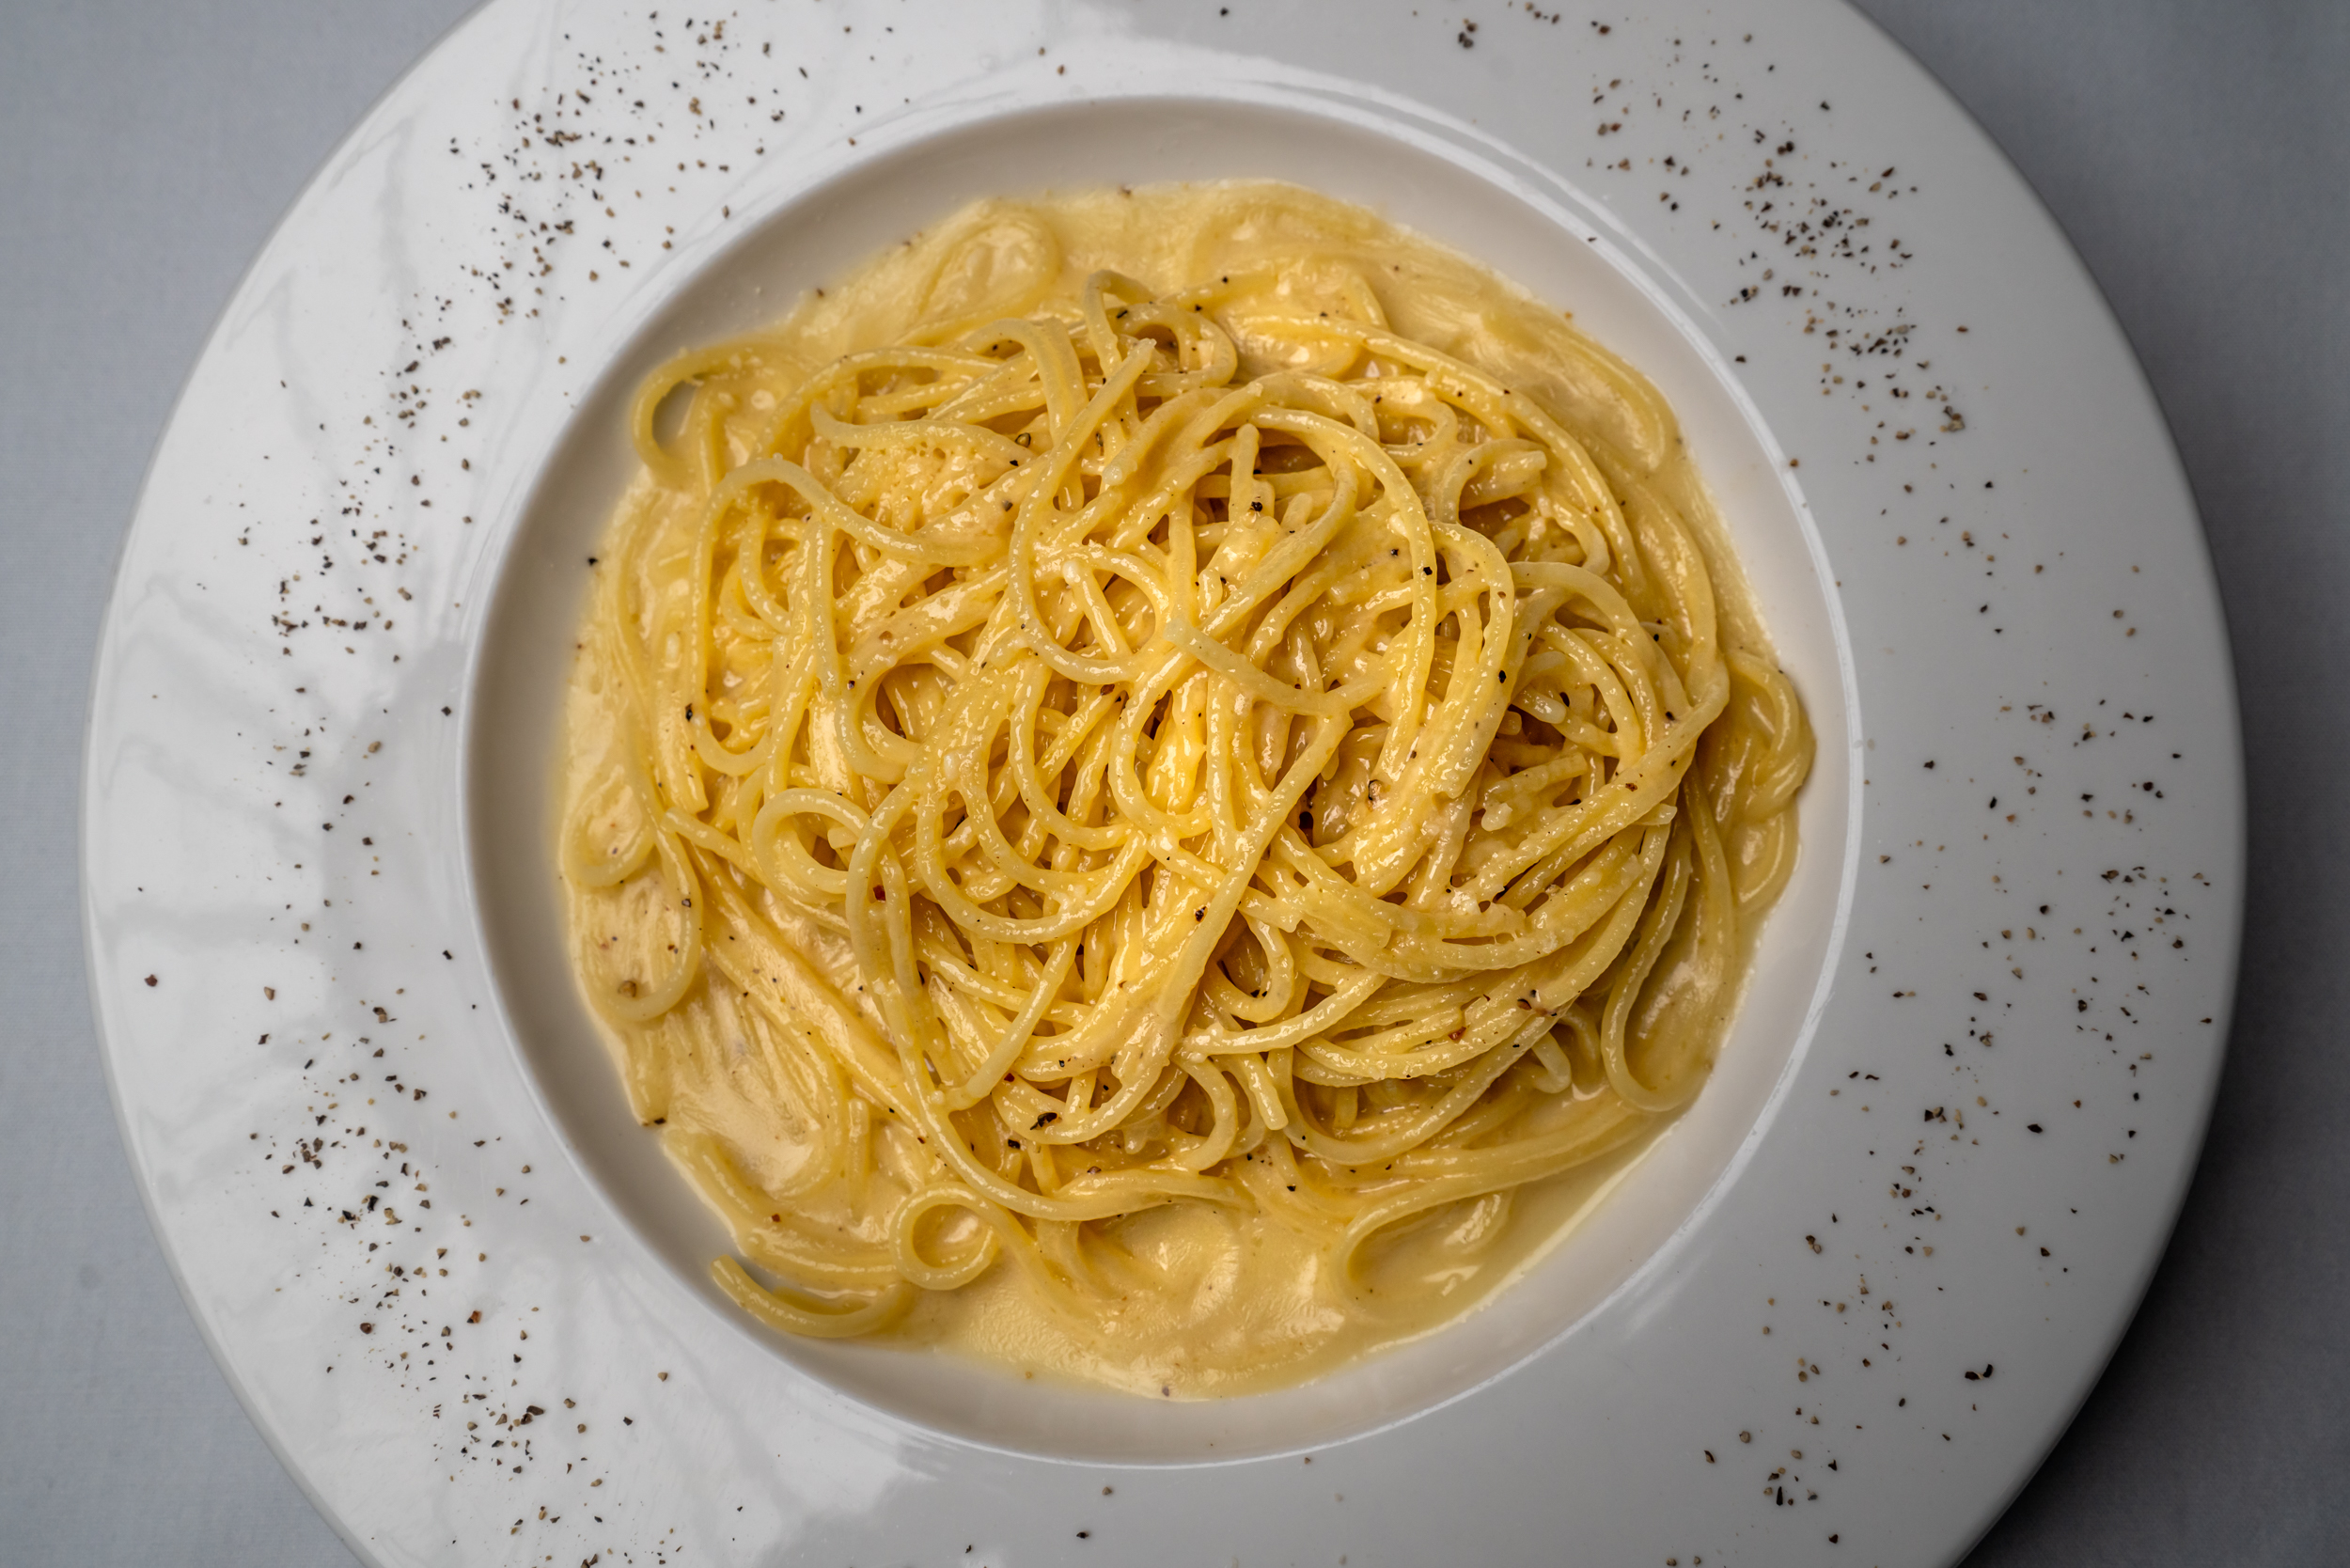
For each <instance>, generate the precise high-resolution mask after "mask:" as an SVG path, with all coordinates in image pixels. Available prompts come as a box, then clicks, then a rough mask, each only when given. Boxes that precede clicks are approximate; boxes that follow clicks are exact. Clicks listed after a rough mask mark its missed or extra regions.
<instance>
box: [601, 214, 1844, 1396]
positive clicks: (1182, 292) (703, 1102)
mask: <svg viewBox="0 0 2350 1568" xmlns="http://www.w3.org/2000/svg"><path fill="white" fill-rule="evenodd" d="M632 424H633V437H634V440H635V445H636V447H637V450H638V452H639V454H640V455H641V457H642V460H643V472H642V473H641V475H640V476H639V478H638V479H637V480H636V482H635V485H634V487H633V488H632V489H631V490H630V492H629V494H628V495H627V497H626V499H625V501H624V502H623V504H622V505H621V507H620V508H619V512H618V515H617V516H616V517H615V519H614V521H613V523H612V525H611V530H610V534H609V537H608V539H607V541H606V543H605V546H604V547H603V550H602V551H601V552H600V555H599V564H598V566H597V568H596V591H595V598H594V602H593V604H592V606H591V609H590V611H589V614H588V616H587V623H586V626H585V629H584V631H583V634H582V637H581V652H580V656H579V661H578V665H577V669H576V673H575V676H574V680H573V683H572V692H571V696H570V712H569V715H568V727H569V728H568V733H569V747H568V752H567V757H566V763H565V777H564V789H565V811H564V828H563V841H562V866H563V871H564V878H565V885H566V897H567V900H568V909H569V917H570V929H571V932H572V943H573V951H574V957H575V964H576V967H577V972H578V975H579V978H580V980H581V983H582V985H583V987H584V989H585V991H586V993H587V996H588V997H589V999H590V1000H591V1002H592V1003H593V1005H594V1006H595V1008H596V1009H597V1011H599V1013H600V1014H601V1016H602V1017H603V1020H604V1021H605V1022H606V1024H607V1025H608V1026H609V1027H610V1030H611V1032H612V1035H613V1038H614V1041H615V1043H616V1044H617V1047H618V1051H619V1058H620V1060H621V1062H622V1064H623V1067H624V1071H625V1074H626V1079H627V1083H628V1087H629V1092H630V1094H631V1097H632V1100H633V1102H634V1104H635V1107H636V1109H637V1111H638V1113H639V1115H640V1116H641V1117H642V1119H643V1120H644V1121H646V1122H647V1123H648V1124H650V1125H654V1126H657V1127H659V1128H660V1129H661V1136H662V1137H664V1138H665V1139H666V1142H667V1145H668V1147H669V1150H670V1152H671V1153H672V1154H673V1155H674V1156H675V1158H676V1160H677V1161H678V1163H679V1164H680V1166H681V1167H682V1168H683V1169H684V1170H685V1172H686V1173H687V1175H688V1177H689V1178H690V1179H691V1180H692V1181H693V1182H694V1183H695V1184H696V1186H697V1189H698V1190H699V1191H700V1192H701V1193H702V1194H703V1195H704V1196H705V1197H706V1198H707V1199H708V1200H710V1202H711V1203H712V1204H713V1206H714V1207H716V1208H717V1209H718V1210H719V1212H720V1213H722V1214H723V1215H724V1216H725V1218H726V1220H727V1223H728V1225H729V1228H730V1230H731V1231H732V1233H733V1235H734V1237H735V1241H736V1246H737V1248H738V1250H739V1252H740V1253H741V1258H740V1260H739V1261H738V1260H737V1259H734V1258H727V1259H722V1260H720V1261H719V1262H718V1263H717V1264H716V1265H715V1268H716V1271H717V1278H718V1279H719V1281H720V1283H721V1284H722V1285H723V1286H724V1288H725V1289H726V1290H727V1291H728V1292H729V1294H731V1295H732V1296H733V1298H734V1299H735V1300H736V1301H738V1302H739V1303H741V1304H742V1306H743V1307H744V1309H746V1310H748V1311H749V1312H751V1313H753V1314H754V1315H756V1316H757V1317H759V1318H760V1319H762V1320H764V1321H766V1322H768V1323H771V1324H774V1325H777V1326H779V1327H782V1328H784V1329H787V1330H790V1331H791V1332H794V1333H800V1334H810V1335H823V1336H836V1337H837V1336H847V1335H876V1336H883V1337H886V1338H893V1339H897V1340H902V1341H912V1342H917V1343H928V1344H935V1345H945V1346H951V1347H956V1348H960V1349H962V1350H965V1351H969V1352H973V1353H976V1354H979V1355H982V1356H995V1357H997V1358H1000V1359H1003V1360H1006V1361H1009V1362H1011V1363H1012V1364H1015V1365H1018V1366H1021V1367H1023V1368H1025V1369H1026V1370H1028V1371H1031V1372H1036V1371H1045V1372H1055V1373H1059V1374H1063V1375H1070V1376H1075V1377H1079V1378H1084V1379H1089V1380H1092V1381H1095V1382H1099V1383H1105V1384H1108V1385H1111V1386H1113V1387H1119V1388H1129V1389H1133V1390H1135V1391H1137V1392H1144V1393H1148V1394H1151V1395H1152V1396H1154V1397H1156V1396H1161V1395H1166V1396H1179V1395H1200V1394H1210V1393H1218V1392H1227V1391H1233V1390H1238V1389H1243V1388H1260V1387H1265V1386H1268V1385H1271V1384H1277V1383H1279V1382H1282V1381H1285V1380H1290V1379H1293V1378H1296V1377H1301V1376H1306V1375H1309V1374H1311V1373H1312V1372H1316V1371H1319V1370H1321V1369H1323V1368H1325V1367H1327V1366H1330V1365H1333V1364H1335V1363H1337V1362H1339V1361H1341V1360H1343V1359H1346V1358H1347V1357H1349V1356H1354V1355H1357V1354H1360V1353H1361V1352H1362V1351H1363V1350H1365V1349H1368V1348H1370V1347H1372V1346H1374V1345H1377V1344H1382V1343H1387V1342H1390V1341H1394V1340H1397V1339H1400V1338H1402V1337H1404V1336H1405V1335H1407V1334H1409V1333H1413V1332H1418V1331H1419V1330H1421V1329H1423V1328H1425V1327H1426V1326H1427V1325H1431V1324H1433V1323H1435V1322H1438V1321H1441V1320H1443V1319H1444V1318H1446V1317H1449V1316H1450V1315H1452V1314H1454V1313H1456V1312H1458V1311H1459V1310H1461V1309H1464V1308H1465V1307H1466V1306H1467V1305H1469V1304H1470V1303H1472V1302H1474V1301H1475V1300H1478V1299H1480V1298H1481V1296H1482V1295H1483V1294H1485V1293H1487V1292H1489V1291H1490V1290H1491V1289H1492V1288H1494V1287H1495V1286H1496V1284H1497V1283H1498V1282H1500V1281H1501V1280H1502V1279H1503V1278H1506V1277H1507V1276H1508V1274H1509V1273H1510V1271H1511V1269H1512V1267H1513V1266H1514V1265H1515V1263H1516V1262H1520V1261H1522V1260H1523V1259H1524V1258H1525V1257H1526V1256H1528V1254H1529V1253H1530V1251H1531V1250H1532V1249H1533V1248H1534V1247H1538V1246H1540V1245H1541V1244H1542V1242H1543V1240H1545V1239H1546V1238H1547V1236H1548V1235H1549V1234H1550V1233H1552V1232H1554V1231H1556V1230H1557V1229H1558V1227H1559V1223H1562V1216H1563V1215H1564V1214H1565V1213H1566V1212H1567V1210H1568V1209H1571V1208H1572V1207H1573V1203H1572V1202H1569V1201H1567V1200H1563V1199H1559V1197H1558V1195H1559V1194H1561V1193H1568V1194H1572V1193H1575V1192H1577V1191H1581V1192H1584V1193H1585V1194H1586V1195H1587V1196H1588V1194H1589V1193H1590V1192H1596V1191H1597V1190H1599V1189H1598V1187H1597V1186H1595V1185H1593V1184H1594V1183H1597V1182H1598V1181H1599V1178H1600V1175H1601V1174H1602V1173H1605V1172H1607V1171H1612V1170H1615V1169H1618V1168H1621V1167H1622V1164H1623V1163H1624V1162H1625V1161H1626V1160H1628V1159H1629V1158H1630V1157H1631V1154H1632V1153H1633V1152H1636V1151H1637V1147H1638V1146H1639V1142H1640V1140H1641V1139H1642V1138H1643V1137H1645V1136H1646V1135H1648V1134H1650V1133H1651V1132H1653V1130H1654V1129H1655V1128H1656V1127H1657V1126H1659V1125H1661V1124H1662V1123H1663V1121H1665V1120H1667V1119H1668V1118H1669V1117H1670V1115H1671V1114H1672V1112H1673V1111H1674V1109H1675V1108H1676V1107H1678V1106H1679V1105H1682V1104H1684V1102H1685V1101H1686V1100H1687V1099H1688V1098H1689V1096H1690V1095H1692V1094H1693V1093H1695V1092H1696V1091H1697V1090H1698V1088H1699V1087H1700V1084H1701V1083H1702V1082H1703V1081H1704V1078H1705V1076H1706V1074H1707V1072H1708V1069H1709V1068H1710V1066H1711V1063H1712V1060H1713V1057H1714V1053H1715V1050H1716V1045H1717V1043H1718V1042H1719V1041H1720V1039H1721V1037H1722V1034H1723V1031H1724V1029H1725V1027H1726V1024H1727V1021H1728V1016H1729V1013H1730V1011H1731V1008H1732V1007H1733V1005H1734V1003H1735V999H1736V996H1737V993H1738V989H1739V984H1740V980H1741V978H1742V976H1743V972H1744V968H1745V964H1746V957H1747V952H1748V950H1749V949H1750V947H1751V934H1752V932H1753V930H1754V928H1755V926H1756V924H1757V923H1758V921H1759V919H1760V917H1762V915H1763V912H1764V911H1765V910H1766V909H1767V907H1768V906H1769V904H1770V902H1771V901H1772V900H1773V899H1774V898H1775V897H1776V896H1777V893H1778V889H1779V887H1780V886H1781V885H1782V884H1783V883H1784V881H1785V879H1786V877H1787V875H1788V873H1789V870H1790V868H1791V867H1792V865H1793V862H1794V854H1795V842H1794V810H1793V807H1792V802H1793V799H1794V793H1795V792H1796V790H1797V788H1798V787H1799V786H1800V785H1801V783H1802V781H1803V778H1804V776H1805V773H1806V771H1807V769H1808V767H1809V765H1810V755H1811V742H1810V731H1809V729H1807V727H1806V725H1805V722H1804V716H1803V710H1802V707H1801V704H1800V703H1799V702H1798V701H1797V699H1796V698H1795V695H1794V691H1793V688H1792V687H1791V686H1790V684H1789V683H1788V682H1787V681H1786V679H1785V678H1784V677H1783V676H1781V675H1780V674H1779V673H1778V669H1777V666H1776V664H1775V662H1774V660H1773V658H1772V656H1771V653H1770V651H1769V648H1768V644H1767V642H1766V641H1765V639H1764V638H1763V633H1762V629H1761V627H1760V625H1759V623H1758V622H1757V621H1756V619H1755V617H1754V615H1753V613H1752V611H1751V609H1750V608H1749V607H1748V606H1747V604H1746V602H1745V599H1744V590H1743V587H1742V584H1741V580H1740V578H1739V577H1738V574H1737V572H1736V570H1735V567H1734V563H1731V561H1729V560H1728V558H1727V557H1726V555H1725V554H1724V551H1723V547H1722V545H1721V543H1720V541H1719V537H1718V533H1717V531H1716V528H1715V527H1714V525H1713V523H1712V519H1711V514H1710V511H1709V510H1708V509H1707V507H1706V503H1705V499H1704V494H1703V492H1702V489H1701V487H1700V485H1699V483H1698V481H1697V479H1696V477H1695V475H1694V473H1693V472H1692V471H1691V469H1690V467H1689V464H1688V462H1687V460H1686V457H1685V455H1684V452H1683V450H1682V446H1681V441H1680V438H1679V435H1678V433H1677V431H1676V428H1675V425H1674V422H1673V419H1672V416H1671V413H1670V411H1669V408H1667V407H1666V405H1665V404H1664V402H1663V401H1662V400H1661V399H1660V398H1659V397H1658V396H1657V394H1656V393H1655V391H1654V390H1653V388H1652V387H1650V386H1649V385H1648V384H1647V383H1646V382H1645V381H1644V380H1642V379H1641V378H1640V377H1639V376H1638V375H1637V373H1636V372H1634V371H1633V370H1631V369H1630V368H1627V367H1625V366H1624V365H1622V363H1621V362H1619V361H1618V360H1616V359H1615V358H1614V357H1613V356H1611V355H1609V354H1608V353H1606V352H1605V351H1603V350H1601V349H1600V348H1598V347H1597V346H1596V345H1594V344H1592V343H1590V341H1588V340H1587V339H1585V338H1584V337H1581V336H1580V335H1579V334H1578V333H1576V332H1575V330H1574V329H1573V328H1572V326H1571V325H1570V324H1569V322H1568V321H1566V320H1565V319H1564V318H1563V317H1561V316H1560V315H1559V313H1558V312H1556V311H1554V310H1551V309H1548V308H1545V307H1544V306H1541V305H1540V304H1538V303H1536V302H1535V301H1533V300H1532V299H1530V298H1529V297H1528V296H1526V295H1525V294H1523V293H1522V292H1519V291H1517V290H1512V289H1511V288H1510V287H1509V286H1507V285H1506V284H1503V283H1501V282H1500V281H1499V280H1497V279H1495V278H1494V277H1492V276H1491V275H1490V274H1485V273H1483V272H1481V270H1479V269H1478V268H1476V267H1474V266H1472V265H1471V264H1469V263H1467V262H1466V261H1465V260H1463V259H1460V258H1458V257H1457V256H1454V255H1452V254H1451V253H1450V252H1448V251H1445V250H1443V249H1441V248H1439V247H1437V246H1435V245H1434V244H1432V243H1428V242H1427V241H1424V240H1421V239H1418V238H1417V237H1415V236H1412V235H1410V234H1407V233H1405V232H1403V231H1402V230H1399V229H1396V228H1394V227H1391V226H1388V225H1387V224H1384V223H1383V222H1381V221H1380V220H1378V219H1377V218H1375V217H1373V216H1371V214H1369V213H1366V212H1361V211H1359V210H1357V209H1354V208H1351V207H1347V206H1344V205H1342V204H1340V203H1336V202H1332V201H1329V200H1326V199H1324V198H1321V197H1317V196H1310V195H1308V193H1305V192H1302V191H1298V190H1295V189H1293V188H1290V187H1285V186H1277V185H1270V184H1259V183H1234V184H1224V185H1214V186H1205V187H1168V188H1160V189H1150V190H1143V191H1137V192H1101V193H1090V194H1086V195H1082V196H1070V197H1062V198H1057V199H1053V200H1049V201H1039V202H1035V203H1029V204H1025V205H1021V204H1011V203H1006V202H988V203H981V204H979V205H978V206H976V207H974V208H971V209H968V210H966V211H965V212H963V213H961V214H959V215H957V216H956V217H955V218H953V219H951V220H950V221H948V223H946V224H945V225H943V226H942V227H940V228H939V229H937V230H936V231H934V232H932V233H930V234H926V235H924V236H922V237H920V238H918V239H917V240H915V241H913V242H910V243H908V244H906V245H905V246H902V247H901V248H900V249H898V250H896V251H893V252H891V253H889V254H888V255H886V256H885V257H883V258H880V259H876V260H875V261H874V262H872V263H870V265H869V266H868V267H867V268H865V269H864V270H863V271H862V272H861V273H860V274H858V275H857V276H856V277H854V279H852V280H851V281H850V282H849V283H848V284H847V285H846V286H845V287H841V288H835V289H831V290H823V291H820V293H819V295H818V296H816V297H812V298H810V299H808V300H807V301H805V302H803V304H802V306H800V307H799V308H798V309H797V310H795V311H794V312H793V314H792V315H791V317H790V318H789V319H787V320H786V321H784V322H782V323H781V324H780V325H778V326H777V327H776V328H773V329H771V330H768V331H765V332H761V333H758V334H754V335H752V336H749V337H744V338H741V339H738V340H736V341H732V342H729V343H724V344H720V345H717V346H715V347H711V348H704V349H697V350H696V351H694V352H692V353H686V354H683V355H681V356H680V357H679V358H678V359H676V360H674V361H672V362H671V363H670V364H669V365H667V366H666V367H664V368H662V369H661V370H660V371H658V372H656V373H655V374H654V375H653V376H652V377H650V379H649V380H648V381H647V382H646V383H645V384H644V386H643V388H642V389H641V391H640V393H639V395H638V397H637V399H636V401H635V409H634V412H633V416H632ZM1578 1177H1580V1178H1582V1179H1583V1180H1584V1182H1585V1186H1584V1188H1582V1189H1577V1188H1575V1187H1574V1183H1575V1180H1576V1179H1577V1178H1578ZM1521 1197H1527V1198H1531V1199H1533V1200H1535V1201H1534V1202H1533V1203H1532V1204H1531V1205H1530V1206H1531V1207H1533V1208H1535V1209H1536V1210H1537V1211H1539V1213H1538V1215H1521V1216H1519V1217H1518V1218H1517V1219H1516V1220H1515V1221H1514V1222H1513V1221H1512V1205H1513V1203H1515V1202H1516V1201H1517V1200H1519V1199H1520V1198H1521ZM1578 1201H1579V1200H1578ZM1545 1203H1547V1207H1545V1206H1544V1205H1545ZM1541 1215H1547V1216H1548V1217H1547V1218H1543V1217H1540V1216H1541Z"/></svg>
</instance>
